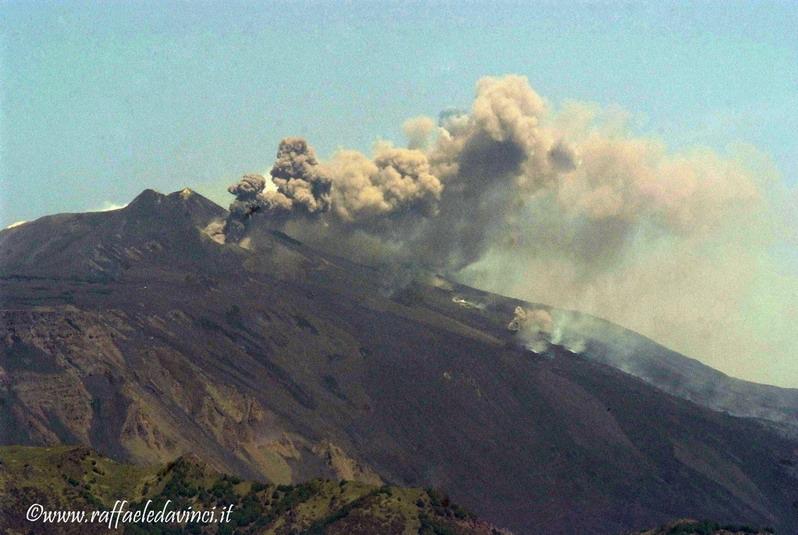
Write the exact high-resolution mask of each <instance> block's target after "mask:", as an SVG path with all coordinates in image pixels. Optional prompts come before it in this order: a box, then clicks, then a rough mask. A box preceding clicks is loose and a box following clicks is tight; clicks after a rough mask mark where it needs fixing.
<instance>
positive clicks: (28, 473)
mask: <svg viewBox="0 0 798 535" xmlns="http://www.w3.org/2000/svg"><path fill="white" fill-rule="evenodd" d="M32 495H37V496H46V499H45V500H44V501H46V502H47V503H48V504H49V505H48V507H49V508H50V509H53V510H56V509H84V510H87V511H91V510H109V509H111V508H112V507H113V504H114V501H115V500H118V499H127V500H130V501H131V502H132V503H131V505H130V507H129V508H128V509H129V510H131V511H135V510H139V509H142V508H143V507H144V504H146V503H147V501H148V500H152V504H151V506H150V510H153V509H154V510H160V509H161V508H162V507H163V505H164V504H165V503H166V501H167V500H171V505H170V510H173V511H178V510H185V509H188V508H192V509H193V510H195V511H200V510H205V511H207V510H212V509H213V508H214V507H215V508H216V511H221V510H222V509H224V508H226V507H228V506H229V505H231V504H232V505H233V509H232V513H231V514H230V516H229V522H228V523H225V524H199V523H187V524H183V525H165V524H128V525H125V529H124V533H125V534H126V535H177V534H189V535H266V534H275V535H278V534H280V535H283V534H300V533H301V534H308V535H313V534H315V535H321V534H327V533H330V534H339V533H345V534H347V535H357V534H367V533H381V534H382V533H384V534H408V535H410V534H426V535H467V534H479V535H482V534H484V535H489V534H492V533H500V532H499V531H498V530H495V529H494V528H491V527H490V526H489V525H487V524H485V523H482V522H479V521H477V520H476V518H475V517H474V516H473V515H472V514H470V513H468V512H467V511H465V510H464V509H462V508H460V507H458V506H457V505H455V504H453V503H452V502H451V501H450V500H449V498H448V497H447V496H446V495H445V494H443V493H442V492H439V491H436V490H433V489H413V488H401V487H393V486H388V485H385V486H382V487H377V486H374V485H367V484H365V483H359V482H355V481H328V480H312V481H308V482H306V483H301V484H296V485H270V484H266V483H262V482H251V481H242V480H241V479H239V478H237V477H234V476H228V475H223V474H219V473H217V472H215V471H213V470H211V469H210V468H208V467H207V466H206V465H204V464H203V463H202V462H201V461H199V460H197V459H194V458H191V457H183V458H180V459H178V460H176V461H174V462H172V463H170V464H168V465H166V466H162V467H157V466H156V467H135V466H130V465H125V464H120V463H116V462H114V461H111V460H110V459H107V458H104V457H102V456H100V455H98V454H96V453H95V452H93V451H91V450H89V449H87V448H80V447H57V448H28V447H17V446H14V447H0V509H2V510H3V511H16V512H19V514H17V515H16V516H14V515H7V516H2V515H0V533H4V534H8V535H17V534H20V535H21V534H27V533H29V532H30V530H31V528H34V527H36V525H35V524H31V523H29V522H27V521H26V520H25V519H24V511H25V509H26V508H27V506H28V505H29V498H30V496H32ZM61 529H63V531H60V530H61ZM80 529H81V531H80V532H81V533H85V534H90V533H103V532H104V531H103V529H104V528H103V527H102V526H99V525H95V526H91V527H86V526H81V527H80ZM34 532H35V533H38V532H36V531H34ZM76 532H77V531H76V530H75V526H65V527H63V528H61V527H58V526H48V527H47V531H42V532H41V533H54V534H59V533H64V534H66V533H76Z"/></svg>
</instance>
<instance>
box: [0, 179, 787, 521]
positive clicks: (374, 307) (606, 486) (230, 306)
mask: <svg viewBox="0 0 798 535" xmlns="http://www.w3.org/2000/svg"><path fill="white" fill-rule="evenodd" d="M224 217H225V212H224V211H223V210H222V209H221V208H219V207H218V206H215V205H213V203H210V202H209V201H207V200H205V199H203V198H202V197H200V196H198V195H196V194H192V193H186V192H182V193H176V194H171V195H168V196H164V195H160V194H157V193H155V192H145V193H143V194H142V195H141V196H140V197H139V198H137V199H136V201H134V202H133V203H131V204H130V205H129V206H128V207H127V208H125V209H123V210H119V211H115V212H108V213H102V214H74V215H60V216H52V217H47V218H42V219H40V220H37V221H35V222H32V223H27V224H25V225H22V226H20V227H16V228H13V229H9V230H5V231H3V232H2V233H0V275H2V279H0V295H1V296H2V301H3V302H2V312H0V313H1V314H2V318H0V320H1V321H2V328H0V343H1V344H2V345H1V346H0V347H2V353H0V443H6V444H8V443H24V444H34V445H45V444H57V443H81V444H86V445H91V446H92V447H94V448H96V449H98V450H99V451H101V452H104V453H108V454H110V455H113V456H114V457H116V458H118V459H121V460H129V461H135V462H139V463H144V462H162V461H168V460H171V459H173V458H175V457H177V456H178V455H181V454H183V453H186V452H194V453H195V454H196V455H198V456H199V457H200V458H202V459H203V460H205V461H206V462H208V463H210V464H211V465H212V466H213V467H215V468H217V469H219V470H224V471H227V472H235V473H237V474H239V475H242V476H247V477H256V478H266V479H268V480H270V481H273V482H277V483H287V482H296V481H303V480H305V479H308V478H310V477H318V476H321V477H338V478H344V479H357V480H361V481H368V482H371V483H379V482H381V481H387V482H391V483H396V484H401V485H409V486H434V487H442V488H445V489H447V490H448V491H449V492H450V493H451V495H452V497H453V499H455V500H456V501H458V502H459V503H462V504H463V505H465V506H466V507H467V508H469V509H471V510H474V511H475V512H477V513H478V514H479V515H480V516H482V517H485V518H486V519H488V520H490V521H493V522H495V523H496V524H499V525H502V526H507V527H509V528H511V529H513V530H514V531H517V532H519V533H585V534H587V533H618V532H622V531H625V530H630V529H642V528H644V527H646V526H652V525H658V524H661V523H664V522H666V521H668V520H669V519H672V518H679V517H692V518H713V519H716V520H718V521H720V522H737V523H742V522H745V523H750V524H754V525H772V526H774V527H776V528H778V529H780V530H781V531H785V532H793V531H795V530H796V529H798V509H795V507H794V505H793V504H794V503H795V502H796V501H798V479H797V478H796V470H795V464H796V463H797V462H798V444H796V442H794V441H790V440H789V439H787V438H783V437H781V436H779V435H778V434H776V433H774V432H773V431H772V430H770V429H768V428H766V427H765V426H763V425H762V424H760V423H759V422H757V421H754V420H751V419H744V418H737V417H732V416H730V415H727V414H722V413H719V412H714V411H711V410H708V409H706V408H703V407H701V406H699V405H697V404H695V403H693V402H690V401H685V400H682V399H679V398H677V397H673V396H671V395H669V394H667V393H665V392H662V391H660V390H658V389H656V388H653V387H652V386H650V385H648V384H646V383H645V382H643V381H641V380H638V379H636V378H634V377H632V376H630V375H628V374H626V373H623V372H621V371H619V370H616V369H614V368H612V367H609V366H606V365H603V364H601V363H597V362H594V361H592V360H590V359H589V358H585V357H583V356H579V355H574V354H573V353H570V352H569V351H566V350H565V349H563V348H561V347H559V346H553V347H552V349H551V350H550V352H549V354H548V355H544V356H536V355H534V354H532V353H530V352H528V351H525V350H523V349H522V348H519V347H518V346H517V344H515V343H514V341H513V339H512V337H511V333H509V332H508V331H507V329H506V324H507V321H508V320H509V318H511V317H512V310H513V307H514V306H515V305H516V304H517V303H516V302H514V301H512V300H509V299H505V298H501V297H499V296H491V295H488V294H484V293H480V292H473V294H468V295H466V297H467V298H468V299H469V302H471V301H475V302H476V301H479V303H478V304H479V306H475V305H474V306H471V305H469V306H464V305H463V304H460V303H458V302H456V301H453V298H454V297H456V295H455V294H454V293H453V292H452V291H451V290H450V289H447V288H449V286H447V285H446V284H438V285H435V284H426V283H416V285H415V286H413V287H412V288H410V290H412V291H408V289H407V288H406V289H404V290H399V291H396V292H385V291H384V284H383V281H382V279H381V276H380V273H379V272H378V271H376V270H373V269H370V268H367V267H363V266H358V265H355V264H352V263H350V262H347V261H345V260H342V259H339V258H335V257H333V256H330V255H324V254H321V253H319V252H316V251H313V250H310V249H308V248H307V247H305V246H304V245H302V244H301V243H299V242H297V241H296V240H293V239H290V238H288V237H286V236H284V235H277V234H274V233H272V232H270V231H268V230H267V229H263V230H261V231H260V232H258V233H257V235H255V236H253V237H252V240H251V242H248V243H244V245H248V246H249V248H243V247H241V246H239V245H235V244H220V243H218V242H216V241H214V240H213V239H212V237H211V236H209V235H208V233H207V232H206V231H205V230H204V229H206V228H207V226H208V225H209V224H210V223H213V222H214V221H217V222H218V221H220V220H222V219H223V218H224ZM458 292H460V289H458ZM408 295H412V297H413V298H412V299H408V298H407V296H408ZM457 295H465V294H462V293H458V294H457ZM392 296H393V297H392ZM595 347H598V346H595ZM590 351H591V346H589V347H588V353H590Z"/></svg>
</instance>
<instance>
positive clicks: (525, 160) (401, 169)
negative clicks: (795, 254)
mask: <svg viewBox="0 0 798 535" xmlns="http://www.w3.org/2000/svg"><path fill="white" fill-rule="evenodd" d="M628 122H629V121H628V115H627V114H624V113H622V112H620V111H618V110H615V109H612V108H610V109H602V108H600V107H598V106H596V105H593V104H585V103H577V102H566V103H564V104H561V105H559V106H553V105H552V104H551V103H549V102H547V101H546V100H545V99H544V98H542V97H541V96H540V95H538V93H537V92H535V91H534V89H533V88H532V87H531V86H530V84H529V82H528V80H527V79H526V78H525V77H522V76H515V75H509V76H504V77H486V78H483V79H481V80H479V81H478V83H477V84H476V94H475V97H474V101H473V103H472V105H471V107H470V109H468V110H466V111H464V110H460V109H457V108H452V109H449V110H446V111H444V112H443V113H441V115H440V116H439V118H438V119H437V120H434V119H432V118H428V117H415V118H412V119H410V120H408V121H407V122H406V123H405V125H404V131H405V135H406V137H407V139H408V146H407V148H403V147H397V146H394V145H391V144H390V143H386V142H380V143H378V144H376V145H375V148H374V151H373V153H372V155H371V156H368V155H365V154H363V153H360V152H358V151H353V150H341V151H338V152H337V153H335V154H333V155H332V157H331V158H329V159H328V160H326V161H317V159H316V157H315V155H313V152H312V149H311V148H310V147H309V145H308V144H307V143H306V142H305V141H304V140H300V139H296V138H293V139H288V140H284V141H283V143H281V145H280V151H279V152H278V157H277V163H275V165H274V167H273V168H272V172H271V176H272V184H271V185H270V187H266V188H265V189H264V190H263V191H262V192H256V194H255V200H254V201H253V200H252V197H251V191H250V189H247V188H248V186H247V188H244V187H243V186H242V188H241V189H235V190H234V191H232V192H233V193H234V194H235V195H236V201H235V202H234V205H236V203H240V205H236V214H244V215H243V218H242V216H240V215H237V216H236V217H237V218H238V219H237V220H248V219H249V217H248V216H247V214H251V213H254V212H257V213H258V214H263V216H264V218H263V219H264V220H268V221H269V224H271V225H277V226H279V227H280V228H281V229H282V230H283V231H285V232H286V233H288V234H289V235H291V236H294V237H296V238H297V239H300V240H303V241H305V242H307V243H309V244H311V245H314V246H316V247H319V248H321V249H325V248H332V249H334V252H336V253H340V254H346V255H348V256H350V257H353V258H355V259H357V260H360V261H363V262H367V263H370V264H382V265H390V266H409V267H407V269H409V270H410V271H411V272H412V270H413V269H418V270H419V271H423V270H428V271H434V272H438V273H443V274H445V275H447V276H449V277H452V278H454V279H457V280H459V281H461V282H464V283H467V284H471V285H473V286H477V287H480V288H483V289H485V290H490V291H494V292H499V293H503V294H506V295H512V296H515V297H519V298H523V299H526V300H530V301H536V302H545V303H547V304H549V305H552V306H556V307H561V308H570V309H578V310H582V311H585V312H588V313H591V314H594V315H597V316H600V317H603V318H606V319H609V320H611V321H614V322H617V323H620V324H622V325H624V326H626V327H629V328H631V329H633V330H636V331H638V332H641V333H642V334H645V335H647V336H649V337H651V338H654V339H655V340H658V341H660V342H662V343H665V344H666V345H669V346H670V347H672V348H674V349H676V350H678V351H681V352H684V353H687V354H689V355H691V356H696V357H699V358H702V359H704V360H705V361H706V362H707V363H708V364H710V365H713V366H716V367H719V368H721V369H722V370H724V371H727V372H730V373H736V374H743V375H745V374H749V375H750V374H752V373H754V374H755V373H757V371H758V369H759V368H760V366H758V365H757V364H755V362H757V361H756V360H755V359H750V358H748V357H750V356H752V355H757V354H762V353H769V354H782V355H789V353H790V352H789V351H785V350H784V347H785V346H788V347H790V348H791V349H790V350H791V351H792V352H793V354H794V350H795V349H796V345H795V341H794V340H793V339H792V338H794V337H793V336H790V335H789V325H794V323H795V321H798V312H796V310H795V308H794V307H793V306H791V305H790V304H789V303H788V302H787V301H786V300H785V298H783V297H779V296H782V295H792V294H794V293H795V291H796V290H798V282H796V280H795V279H794V278H789V277H788V278H784V277H782V278H779V277H776V276H774V275H773V269H772V268H773V266H772V265H771V264H770V263H769V260H768V259H769V256H768V255H769V251H770V248H771V246H772V244H773V243H774V241H775V240H776V239H777V238H778V233H779V232H780V231H779V228H780V227H784V228H786V227H787V225H785V224H784V223H783V222H782V221H781V220H780V219H779V217H781V215H780V214H787V213H788V212H789V209H788V208H785V207H784V205H783V203H782V202H781V201H779V200H778V199H779V198H790V195H791V194H790V193H789V192H787V191H786V188H785V187H784V186H783V185H782V184H781V182H780V180H779V177H778V174H777V173H776V172H775V171H774V170H773V166H772V164H770V162H769V161H768V159H767V158H766V157H764V156H763V155H761V154H759V153H758V152H757V151H756V150H754V149H753V148H751V147H746V146H742V145H740V146H735V147H731V148H729V150H728V151H727V152H726V153H724V154H721V153H718V152H716V151H713V150H710V149H707V148H701V147H695V148H691V149H686V150H682V151H678V152H674V151H671V150H669V149H668V147H667V146H665V144H664V143H663V142H662V141H660V140H658V139H655V138H651V137H643V136H639V135H636V134H633V133H632V132H631V130H630V128H629V126H628ZM255 186H256V188H255V189H257V183H256V184H255ZM793 195H794V194H793ZM231 212H232V210H231ZM311 216H312V217H311ZM232 217H233V216H232V215H231V218H232ZM230 231H236V229H235V228H231V229H228V238H229V236H230ZM237 239H240V236H238V238H237ZM401 278H402V277H397V279H401ZM764 283H767V284H773V285H776V286H774V288H780V289H775V290H772V291H771V293H770V294H768V295H769V296H770V298H771V303H769V304H768V306H770V307H771V308H769V309H768V310H767V311H766V312H767V314H768V315H769V317H771V318H772V319H773V321H771V322H770V325H773V324H778V325H781V326H783V327H784V328H783V329H782V330H781V331H779V332H775V331H774V329H772V328H770V329H767V328H766V327H765V326H762V327H760V326H758V325H752V323H751V314H752V311H751V307H752V306H754V307H756V306H760V305H759V304H757V303H751V302H750V295H752V291H753V290H754V288H756V287H759V286H761V285H762V284H764ZM779 285H780V286H779ZM747 300H748V301H747ZM555 323H556V322H555ZM575 347H576V346H575ZM781 366H782V367H783V368H784V369H787V370H789V369H790V368H788V366H789V359H788V358H787V357H784V358H783V363H782V364H781ZM793 382H796V383H797V384H798V375H796V372H795V371H793Z"/></svg>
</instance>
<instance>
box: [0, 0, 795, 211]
mask: <svg viewBox="0 0 798 535" xmlns="http://www.w3.org/2000/svg"><path fill="white" fill-rule="evenodd" d="M561 4H564V3H559V2H544V3H539V4H537V5H528V4H525V3H524V4H501V5H498V6H496V5H492V4H488V3H487V2H485V3H477V2H471V3H467V4H465V5H459V4H455V3H432V4H420V3H419V4H414V3H402V4H398V3H397V4H388V3H358V2H351V3H337V2H336V3H333V2H314V3H309V2H308V3H306V2H290V3H282V4H277V3H273V4H270V5H268V6H257V5H254V4H246V3H234V2H224V3H222V2H219V3H217V4H215V5H214V4H211V3H164V2H154V3H145V2H103V3H99V2H98V3H78V2H65V3H55V2H53V3H48V2H32V1H31V2H4V3H2V4H0V24H2V43H1V44H0V47H1V49H2V64H1V66H0V69H2V70H1V71H0V84H1V85H0V99H2V100H0V105H1V106H2V108H1V109H2V115H1V116H0V121H1V126H2V134H1V136H2V137H0V150H1V151H2V152H1V154H0V158H1V159H0V187H1V188H2V189H1V190H0V191H2V204H0V226H5V225H7V224H9V223H11V222H14V221H18V220H26V219H27V220H29V219H32V218H35V217H38V216H41V215H44V214H46V213H52V212H60V211H81V210H86V209H96V208H101V207H103V206H107V205H108V204H109V203H125V202H127V201H129V200H130V199H131V198H132V197H133V196H135V195H136V194H137V193H138V192H139V191H141V190H142V189H144V188H145V187H152V188H155V189H159V190H162V191H172V190H176V189H179V188H182V187H184V186H192V187H195V188H198V189H199V190H200V191H207V192H209V193H211V194H213V193H217V192H219V191H223V190H222V187H221V186H222V185H224V184H226V183H227V182H229V181H232V180H234V179H236V178H237V177H238V176H239V175H241V174H242V173H244V172H247V171H253V170H254V171H263V170H265V169H268V166H269V164H270V163H271V161H272V159H273V156H274V152H275V148H276V145H277V143H278V141H279V139H280V138H282V137H284V136H287V135H302V136H306V137H308V138H309V140H310V141H311V143H313V144H314V145H315V146H316V148H317V150H318V151H319V152H320V153H321V154H322V155H323V156H326V155H329V154H330V153H331V152H333V151H334V150H335V149H336V148H337V147H342V146H344V147H352V148H357V149H360V150H368V149H369V148H370V146H371V145H372V143H373V142H374V141H375V140H376V139H378V138H388V139H394V140H397V141H401V139H402V136H401V124H402V121H403V120H404V119H406V118H408V117H411V116H415V115H419V114H429V115H433V116H434V115H437V113H438V112H439V111H440V110H442V109H444V108H447V107H451V106H456V107H467V106H468V105H469V104H470V101H471V99H472V96H473V92H474V83H475V81H476V80H477V79H478V78H479V77H481V76H484V75H487V74H504V73H520V74H524V75H527V76H528V77H529V79H530V81H531V83H532V85H533V86H534V87H535V89H536V90H537V91H538V92H539V93H540V94H542V95H543V96H545V97H546V98H547V99H549V100H550V101H552V102H553V103H558V102H561V101H563V100H565V99H578V100H588V101H595V102H598V103H600V104H604V105H619V106H621V107H623V108H625V109H626V110H629V111H630V112H632V113H634V114H635V124H636V125H637V128H638V129H639V130H640V131H641V132H644V133H647V134H651V135H655V136H658V137H661V138H662V139H663V140H664V141H665V142H666V143H668V144H669V145H671V146H673V147H676V148H678V147H680V146H685V145H692V144H696V143H699V144H705V145H709V146H712V147H715V148H719V149H722V148H723V147H725V146H726V145H728V144H729V143H734V142H739V141H742V142H748V143H752V144H754V145H756V146H757V147H759V148H760V149H761V150H763V151H764V152H766V153H767V154H769V155H771V156H772V158H773V159H774V161H775V163H776V165H777V167H778V168H779V170H780V171H781V173H782V174H783V176H784V178H785V180H787V181H788V182H789V183H792V184H795V183H796V182H798V136H796V135H795V132H796V131H798V32H796V31H795V28H798V8H796V5H795V4H794V3H793V2H788V1H785V2H776V3H774V2H756V3H755V2H700V3H684V2H681V3H675V2H673V3H671V2H656V3H621V2H600V3H567V4H570V5H561ZM218 198H219V197H217V199H218Z"/></svg>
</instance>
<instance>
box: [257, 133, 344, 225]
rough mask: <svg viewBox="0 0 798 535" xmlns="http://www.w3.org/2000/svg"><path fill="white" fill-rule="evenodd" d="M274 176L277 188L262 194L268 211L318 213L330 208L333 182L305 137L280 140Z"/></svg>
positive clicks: (272, 173) (272, 172)
mask: <svg viewBox="0 0 798 535" xmlns="http://www.w3.org/2000/svg"><path fill="white" fill-rule="evenodd" d="M271 175H272V182H274V185H275V186H276V187H277V189H276V190H275V191H271V190H270V191H266V192H264V193H262V194H261V198H262V200H263V203H264V205H265V207H266V208H267V209H268V210H270V211H277V212H280V211H285V212H299V213H303V214H319V213H323V212H326V211H328V210H329V209H330V189H331V187H332V181H331V180H330V178H329V176H328V175H327V173H326V172H325V170H324V169H323V168H322V167H321V166H320V165H319V162H318V161H317V160H316V154H315V153H314V151H313V148H312V147H311V146H310V145H308V144H307V142H306V141H305V140H304V139H302V138H286V139H284V140H282V141H281V142H280V148H279V149H278V151H277V160H276V161H275V162H274V167H272V171H271Z"/></svg>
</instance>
